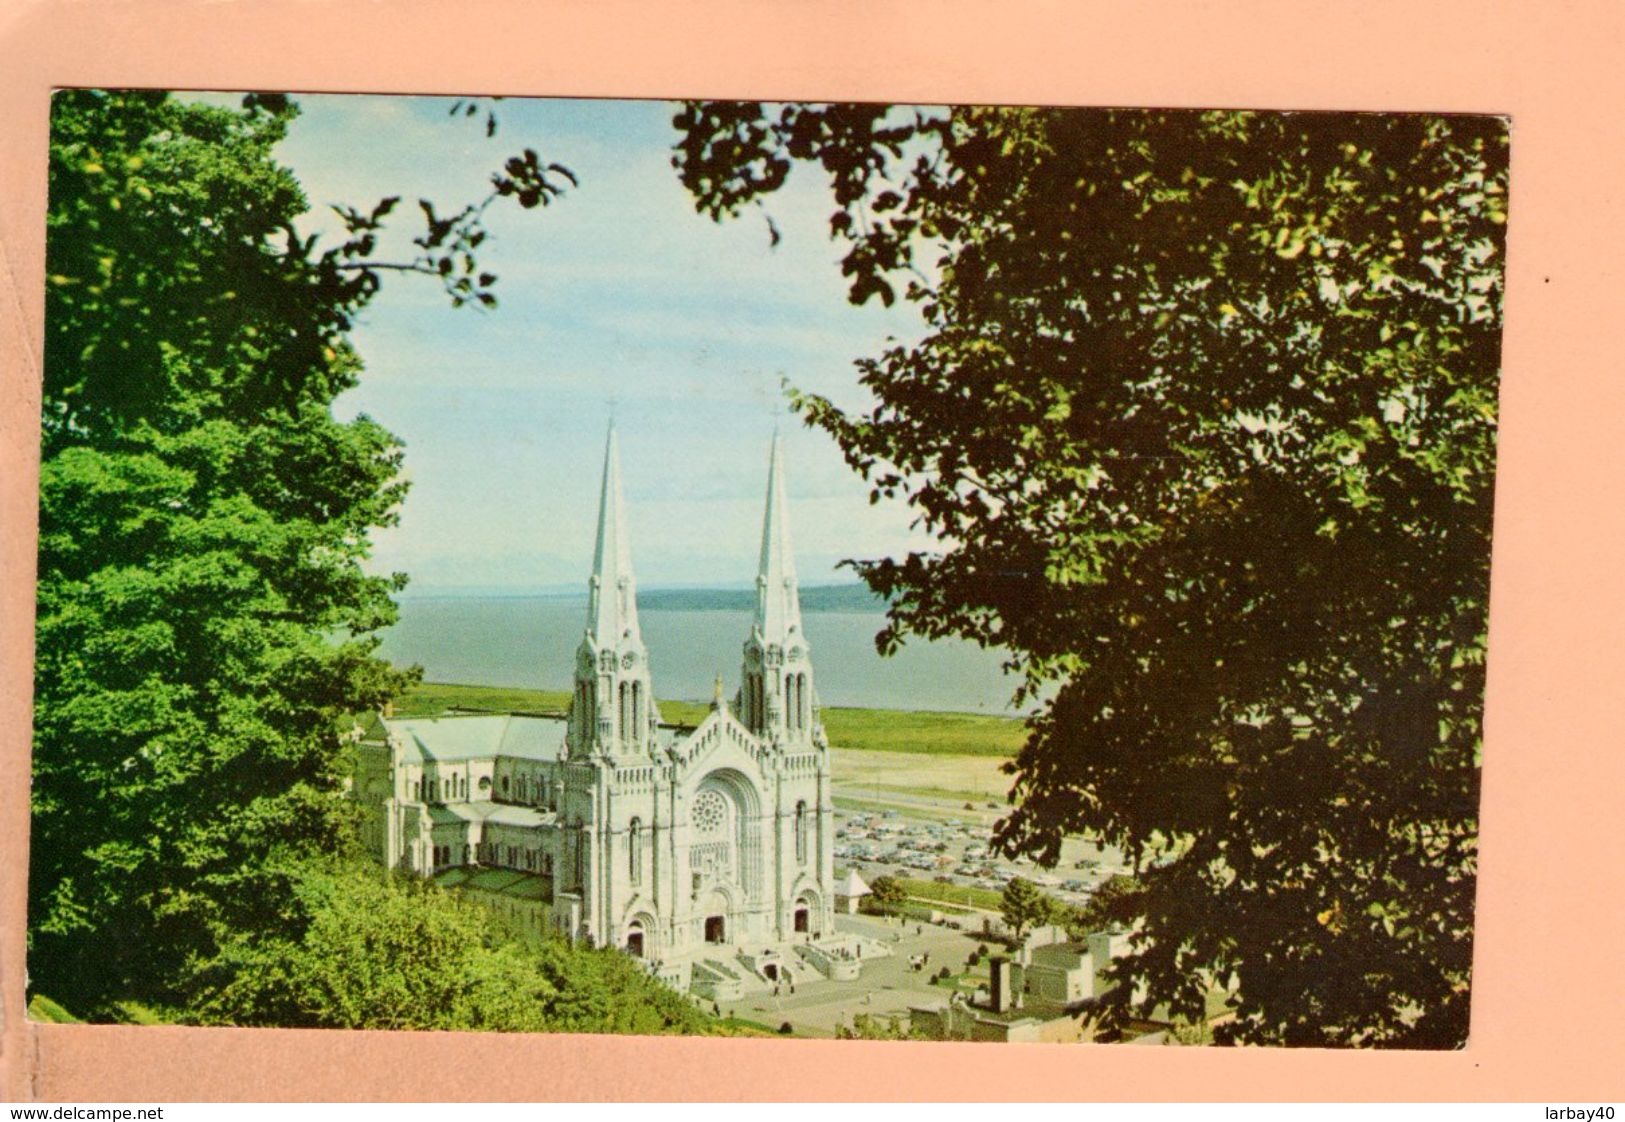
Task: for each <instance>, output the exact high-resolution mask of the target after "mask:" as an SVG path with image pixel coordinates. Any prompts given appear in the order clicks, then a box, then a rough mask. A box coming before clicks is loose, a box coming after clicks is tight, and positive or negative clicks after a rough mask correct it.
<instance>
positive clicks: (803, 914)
mask: <svg viewBox="0 0 1625 1122" xmlns="http://www.w3.org/2000/svg"><path fill="white" fill-rule="evenodd" d="M796 930H797V931H799V932H801V933H802V934H806V932H807V906H806V905H805V904H803V905H801V906H800V907H798V908H796Z"/></svg>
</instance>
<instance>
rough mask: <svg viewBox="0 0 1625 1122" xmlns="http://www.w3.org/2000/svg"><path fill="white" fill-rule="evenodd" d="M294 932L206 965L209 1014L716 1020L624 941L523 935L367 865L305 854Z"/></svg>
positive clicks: (338, 1024)
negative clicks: (573, 942)
mask: <svg viewBox="0 0 1625 1122" xmlns="http://www.w3.org/2000/svg"><path fill="white" fill-rule="evenodd" d="M293 880H294V883H295V885H296V891H295V904H294V907H293V908H292V909H291V910H290V914H289V916H288V918H287V924H286V930H285V933H284V934H280V935H275V936H267V935H265V934H263V933H246V934H243V935H241V936H239V937H236V938H234V939H232V940H230V941H229V942H227V943H226V945H225V946H223V947H222V949H221V951H220V953H219V954H218V955H217V956H215V957H214V958H213V959H211V960H209V961H207V962H201V963H198V964H197V965H196V967H195V974H194V977H193V978H192V979H191V988H192V989H193V991H194V992H195V994H196V995H197V997H196V1000H195V1002H194V1004H193V1006H192V1016H193V1018H194V1019H195V1020H197V1021H198V1022H200V1023H203V1024H236V1025H285V1026H308V1027H326V1028H378V1029H495V1030H502V1031H510V1032H544V1031H546V1032H619V1033H645V1034H648V1033H662V1032H687V1033H695V1032H706V1031H708V1030H709V1029H710V1028H711V1024H712V1022H711V1018H709V1017H707V1016H706V1015H705V1014H703V1013H701V1012H700V1011H699V1010H698V1009H696V1008H694V1007H693V1006H692V1005H690V1004H689V1003H688V1002H687V1001H685V1000H683V998H681V997H680V996H679V995H678V994H676V993H674V992H673V991H671V990H669V989H667V988H666V987H665V986H663V985H661V984H660V983H659V982H657V981H655V980H654V979H653V978H651V977H650V976H649V975H648V974H647V973H646V972H645V971H644V970H642V969H641V967H640V965H639V964H638V963H637V962H636V961H634V960H632V959H630V958H628V957H627V956H626V955H624V954H621V953H620V952H618V951H615V950H608V949H598V950H592V949H587V948H578V947H571V946H570V945H568V944H567V943H565V942H564V941H563V940H561V939H558V938H555V937H552V936H547V937H543V938H536V939H530V940H525V939H520V938H518V937H517V936H516V935H515V933H514V932H513V931H511V930H509V929H508V928H507V927H506V926H505V925H504V924H503V923H502V922H501V921H500V920H499V919H497V918H496V917H495V916H494V915H493V914H492V913H491V912H490V911H489V910H488V909H486V908H484V907H482V906H480V905H479V904H477V903H473V902H470V901H466V900H463V899H461V898H460V897H459V896H458V895H457V894H455V893H452V892H447V891H444V890H442V889H439V888H437V887H435V886H433V885H432V884H429V883H428V882H425V881H422V880H419V879H417V878H413V877H399V876H391V875H389V874H386V873H384V872H383V871H382V870H380V869H377V868H375V867H373V866H371V865H368V864H365V863H362V862H354V863H345V862H328V863H323V864H316V863H306V864H303V865H302V866H301V867H300V868H299V869H298V870H297V871H296V872H295V875H294V877H293Z"/></svg>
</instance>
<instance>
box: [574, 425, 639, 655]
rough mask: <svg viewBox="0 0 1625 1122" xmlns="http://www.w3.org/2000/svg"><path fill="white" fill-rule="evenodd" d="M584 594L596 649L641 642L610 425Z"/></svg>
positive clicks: (618, 467)
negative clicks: (594, 545) (595, 543)
mask: <svg viewBox="0 0 1625 1122" xmlns="http://www.w3.org/2000/svg"><path fill="white" fill-rule="evenodd" d="M587 590H588V591H587V633H588V635H590V636H591V637H592V638H593V639H594V640H596V642H597V645H598V646H599V647H600V648H605V647H613V646H617V645H619V644H620V642H621V641H622V640H623V639H626V638H631V639H632V640H634V641H639V642H641V640H642V635H641V634H640V633H639V631H638V597H637V583H636V581H635V579H634V578H633V576H632V547H631V543H630V540H629V539H628V537H627V533H626V501H625V497H624V496H623V494H622V493H621V449H620V442H619V441H618V440H617V439H616V436H615V426H614V425H613V424H611V425H610V426H609V439H608V441H607V442H606V443H605V445H604V482H603V490H602V493H601V494H600V496H599V499H598V546H597V548H596V549H595V550H594V551H593V557H592V579H591V580H590V581H589V582H588V585H587Z"/></svg>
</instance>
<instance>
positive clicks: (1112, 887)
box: [1060, 875, 1140, 939]
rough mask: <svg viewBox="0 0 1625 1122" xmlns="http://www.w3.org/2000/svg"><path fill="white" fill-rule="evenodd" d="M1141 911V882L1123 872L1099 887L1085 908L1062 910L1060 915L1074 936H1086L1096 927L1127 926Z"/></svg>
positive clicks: (1094, 930)
mask: <svg viewBox="0 0 1625 1122" xmlns="http://www.w3.org/2000/svg"><path fill="white" fill-rule="evenodd" d="M1139 914H1140V886H1139V882H1138V881H1136V880H1135V879H1134V878H1133V877H1127V876H1121V875H1119V876H1114V877H1112V878H1111V879H1110V880H1108V881H1107V882H1106V883H1105V884H1103V885H1101V886H1100V887H1099V888H1097V889H1096V890H1095V891H1094V892H1093V893H1092V894H1091V895H1090V897H1089V900H1088V902H1087V903H1085V904H1084V905H1083V906H1082V907H1081V908H1075V909H1071V910H1068V911H1062V912H1061V913H1060V919H1061V920H1062V921H1063V922H1064V923H1065V924H1066V930H1067V935H1068V936H1069V937H1070V938H1073V939H1083V938H1087V937H1088V936H1089V935H1090V934H1091V933H1093V932H1096V931H1104V930H1107V929H1111V928H1117V929H1126V928H1127V927H1129V926H1130V925H1132V924H1133V922H1134V920H1135V918H1136V917H1137V916H1138V915H1139Z"/></svg>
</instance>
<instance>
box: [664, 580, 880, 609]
mask: <svg viewBox="0 0 1625 1122" xmlns="http://www.w3.org/2000/svg"><path fill="white" fill-rule="evenodd" d="M638 607H639V608H641V609H643V610H644V611H654V612H659V611H667V612H748V611H752V610H754V609H755V607H756V590H755V589H753V588H657V589H639V590H638ZM885 608H886V601H884V600H883V599H881V598H880V597H879V596H877V595H875V594H874V593H873V592H871V591H870V590H869V586H868V585H865V584H826V585H817V586H814V587H812V588H803V589H802V590H801V610H802V611H804V612H879V611H884V610H885Z"/></svg>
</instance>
